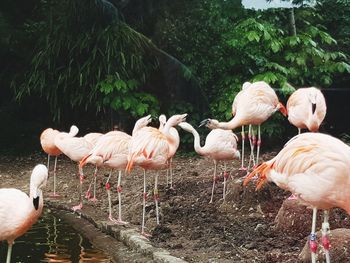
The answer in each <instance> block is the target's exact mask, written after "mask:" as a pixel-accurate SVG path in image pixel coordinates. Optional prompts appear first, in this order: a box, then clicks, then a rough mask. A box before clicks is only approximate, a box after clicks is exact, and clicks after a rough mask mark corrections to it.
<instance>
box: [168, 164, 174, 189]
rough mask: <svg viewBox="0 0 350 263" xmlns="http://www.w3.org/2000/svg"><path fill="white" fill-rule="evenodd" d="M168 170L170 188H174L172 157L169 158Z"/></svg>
mask: <svg viewBox="0 0 350 263" xmlns="http://www.w3.org/2000/svg"><path fill="white" fill-rule="evenodd" d="M169 171H170V189H174V187H173V158H170V160H169Z"/></svg>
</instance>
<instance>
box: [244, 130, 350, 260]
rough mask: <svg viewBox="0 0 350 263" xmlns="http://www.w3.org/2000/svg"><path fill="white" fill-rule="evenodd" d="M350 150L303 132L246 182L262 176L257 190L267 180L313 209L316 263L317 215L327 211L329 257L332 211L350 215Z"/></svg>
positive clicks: (312, 245)
mask: <svg viewBox="0 0 350 263" xmlns="http://www.w3.org/2000/svg"><path fill="white" fill-rule="evenodd" d="M349 171H350V147H349V146H348V145H346V144H345V143H343V142H342V141H340V140H339V139H337V138H334V137H332V136H330V135H326V134H321V133H309V132H308V133H302V134H300V135H297V136H295V137H293V138H292V139H291V140H290V141H289V142H288V143H287V144H286V145H285V146H284V148H283V149H282V150H281V151H280V152H279V153H278V154H277V156H276V157H274V158H273V159H272V160H270V161H267V162H264V163H262V164H261V165H260V166H259V167H257V168H256V169H255V170H254V171H253V172H252V173H250V174H249V175H248V176H247V177H246V179H245V180H244V185H246V184H247V183H248V182H249V180H251V178H253V177H254V176H255V175H257V174H259V179H258V184H257V189H259V188H261V187H262V185H263V184H264V183H265V182H266V181H273V182H274V183H275V184H276V185H277V186H279V187H281V188H283V189H285V190H288V191H290V192H292V193H293V194H294V195H296V196H297V197H298V200H299V201H300V202H302V203H303V204H305V205H308V206H311V207H312V208H313V218H312V230H311V235H310V241H309V246H310V250H311V252H312V253H311V259H312V262H313V263H314V262H316V251H317V243H316V234H315V228H316V214H317V209H323V210H325V211H324V221H323V224H322V239H321V242H322V245H323V248H324V251H325V255H326V262H327V263H329V262H330V256H329V238H328V233H329V223H328V217H329V216H328V210H329V209H331V208H333V207H339V208H342V209H344V210H345V211H346V212H347V213H348V214H350V202H349V200H350V173H349Z"/></svg>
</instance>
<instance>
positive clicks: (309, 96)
mask: <svg viewBox="0 0 350 263" xmlns="http://www.w3.org/2000/svg"><path fill="white" fill-rule="evenodd" d="M287 111H288V121H289V122H290V123H291V124H293V125H294V126H295V127H297V128H298V133H299V134H300V132H301V129H308V130H309V131H311V132H317V131H318V129H319V127H320V125H321V123H322V121H323V120H324V118H325V116H326V112H327V105H326V100H325V98H324V96H323V94H322V92H321V91H320V90H319V89H316V88H314V87H311V88H300V89H297V90H296V91H295V92H293V94H292V95H291V96H290V97H289V99H288V101H287Z"/></svg>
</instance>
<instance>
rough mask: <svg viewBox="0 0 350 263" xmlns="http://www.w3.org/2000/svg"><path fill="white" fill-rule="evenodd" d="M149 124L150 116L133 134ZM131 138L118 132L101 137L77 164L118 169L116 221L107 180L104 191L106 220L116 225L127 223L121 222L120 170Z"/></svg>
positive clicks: (143, 119)
mask: <svg viewBox="0 0 350 263" xmlns="http://www.w3.org/2000/svg"><path fill="white" fill-rule="evenodd" d="M150 122H151V115H148V116H146V117H143V118H141V119H139V120H138V121H137V122H136V123H135V126H134V130H133V133H135V132H136V131H137V130H139V129H141V128H142V127H145V126H147V125H148V124H149V123H150ZM130 139H131V136H130V135H128V134H126V133H124V132H120V131H111V132H109V133H106V134H105V135H103V136H102V137H101V138H100V140H99V141H98V142H97V144H96V146H95V147H94V148H93V149H92V150H91V151H90V152H89V154H88V155H86V156H85V157H84V158H83V159H82V160H81V161H80V164H79V167H80V168H81V169H82V168H83V167H84V165H85V164H87V163H92V164H94V165H96V167H100V166H106V167H109V168H111V169H118V170H119V175H118V186H117V192H118V201H119V202H118V205H119V215H118V219H114V218H113V216H112V201H111V193H110V185H109V178H108V180H107V183H106V189H107V194H108V204H109V205H108V208H109V216H108V219H109V220H110V221H112V222H113V223H116V224H126V223H127V222H125V221H123V220H122V209H121V204H122V200H121V192H122V187H121V169H125V167H126V165H127V163H128V159H127V156H128V150H129V142H130Z"/></svg>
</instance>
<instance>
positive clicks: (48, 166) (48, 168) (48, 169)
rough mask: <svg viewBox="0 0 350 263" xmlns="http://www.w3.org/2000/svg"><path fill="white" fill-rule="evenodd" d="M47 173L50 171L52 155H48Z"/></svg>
mask: <svg viewBox="0 0 350 263" xmlns="http://www.w3.org/2000/svg"><path fill="white" fill-rule="evenodd" d="M47 171H48V172H49V171H50V154H48V155H47Z"/></svg>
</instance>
